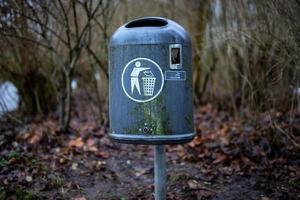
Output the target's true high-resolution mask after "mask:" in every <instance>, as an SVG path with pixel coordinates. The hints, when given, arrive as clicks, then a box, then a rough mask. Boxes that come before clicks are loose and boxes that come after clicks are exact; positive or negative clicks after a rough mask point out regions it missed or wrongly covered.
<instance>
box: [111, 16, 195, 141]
mask: <svg viewBox="0 0 300 200" xmlns="http://www.w3.org/2000/svg"><path fill="white" fill-rule="evenodd" d="M151 25H152V26H151ZM127 27H130V28H127ZM171 48H178V49H174V50H175V51H174V52H175V54H176V53H178V52H180V55H179V56H177V58H176V57H171V56H172V55H171ZM179 48H180V49H179ZM172 59H173V60H172ZM171 62H173V63H171ZM109 78H110V80H109V99H110V105H109V106H110V129H111V133H110V137H111V138H112V139H114V140H116V141H118V142H124V143H141V144H168V143H183V142H187V141H190V140H191V139H192V138H193V136H194V128H193V101H192V50H191V41H190V38H189V36H188V34H187V33H186V31H185V30H184V29H183V28H182V27H181V26H179V25H178V24H177V23H175V22H173V21H171V20H167V19H164V18H143V19H139V20H135V21H133V22H129V23H128V24H125V25H124V26H122V27H120V28H119V29H118V30H117V31H116V32H115V33H114V35H113V36H112V38H111V41H110V57H109Z"/></svg>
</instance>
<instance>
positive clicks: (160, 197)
mask: <svg viewBox="0 0 300 200" xmlns="http://www.w3.org/2000/svg"><path fill="white" fill-rule="evenodd" d="M154 152H155V158H154V185H155V200H166V191H167V187H166V155H165V145H155V149H154Z"/></svg>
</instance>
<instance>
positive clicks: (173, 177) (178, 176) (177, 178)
mask: <svg viewBox="0 0 300 200" xmlns="http://www.w3.org/2000/svg"><path fill="white" fill-rule="evenodd" d="M169 180H170V182H171V183H176V182H182V181H187V180H188V177H187V175H186V174H183V173H172V174H170V176H169Z"/></svg>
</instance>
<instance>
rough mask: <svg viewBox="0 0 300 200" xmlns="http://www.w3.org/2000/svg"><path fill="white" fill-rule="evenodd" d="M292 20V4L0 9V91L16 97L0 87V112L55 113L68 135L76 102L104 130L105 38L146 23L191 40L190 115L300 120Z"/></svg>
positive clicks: (278, 0) (162, 2)
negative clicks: (169, 24)
mask: <svg viewBox="0 0 300 200" xmlns="http://www.w3.org/2000/svg"><path fill="white" fill-rule="evenodd" d="M299 11H300V1H299V0H290V1H284V0H266V1H260V0H226V1H222V0H152V1H140V0H97V1H95V0H70V1H69V0H45V1H39V0H0V44H1V45H0V84H2V86H4V85H7V84H8V83H9V84H11V85H13V86H14V87H15V90H16V91H17V92H15V93H16V94H11V95H5V94H6V93H5V92H4V90H5V87H1V88H0V96H1V98H0V105H1V110H2V113H4V111H5V110H8V108H7V107H8V106H7V104H8V103H9V101H13V98H10V96H14V95H18V96H19V97H20V98H15V99H19V100H17V104H18V108H19V110H21V111H22V112H23V113H25V114H26V115H28V116H35V115H47V114H49V113H54V114H55V115H57V116H58V118H59V119H60V127H61V131H67V130H68V126H69V122H70V116H72V110H74V107H73V106H72V105H73V104H72V99H73V98H74V94H76V93H81V94H83V96H86V98H87V100H88V101H89V103H88V104H87V106H89V105H90V106H92V107H93V110H95V115H96V116H97V119H98V121H99V123H100V124H105V123H107V117H106V113H107V103H108V89H107V88H108V44H109V38H110V36H111V35H112V33H113V32H114V31H115V30H116V29H117V28H118V27H119V26H121V25H122V24H124V23H125V22H128V21H130V20H133V19H135V18H138V17H144V16H161V17H166V18H169V19H172V20H174V21H177V22H178V23H180V24H182V25H183V26H184V27H185V28H186V29H187V31H188V32H189V33H190V34H191V37H192V41H193V62H194V64H193V71H194V73H193V83H194V94H195V95H194V102H195V106H198V105H200V104H201V103H203V102H213V103H214V104H217V105H220V106H222V107H226V108H228V109H229V110H231V111H232V112H233V113H235V114H240V113H241V112H240V110H241V108H246V109H250V110H255V111H259V112H264V111H270V110H281V111H284V112H285V111H286V112H288V111H290V110H294V109H298V111H299V110H300V107H299V97H300V88H299V80H300V79H299V78H300V77H299V76H300V75H299V71H300V59H299V55H300V21H299V19H300V12H299ZM15 90H12V91H15ZM5 99H6V100H5ZM297 106H298V108H297ZM0 113H1V111H0Z"/></svg>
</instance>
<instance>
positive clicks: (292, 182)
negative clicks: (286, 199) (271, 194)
mask: <svg viewBox="0 0 300 200" xmlns="http://www.w3.org/2000/svg"><path fill="white" fill-rule="evenodd" d="M289 185H290V186H292V187H295V188H300V179H291V180H289Z"/></svg>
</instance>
